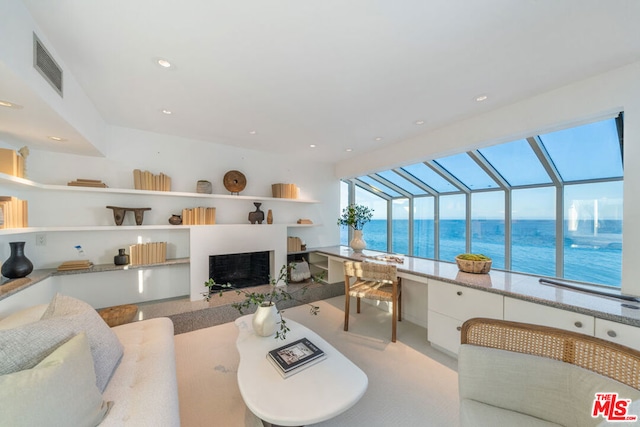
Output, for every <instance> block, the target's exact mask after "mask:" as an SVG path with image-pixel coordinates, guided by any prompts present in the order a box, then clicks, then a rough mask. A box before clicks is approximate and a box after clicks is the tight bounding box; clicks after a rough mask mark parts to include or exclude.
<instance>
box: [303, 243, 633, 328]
mask: <svg viewBox="0 0 640 427" xmlns="http://www.w3.org/2000/svg"><path fill="white" fill-rule="evenodd" d="M313 251H315V252H319V253H322V254H325V255H330V256H334V257H339V258H343V259H345V260H352V261H365V260H366V261H376V259H375V258H376V257H382V256H384V255H390V254H387V253H384V252H378V251H371V250H365V251H363V253H361V254H359V253H355V252H354V251H353V250H352V249H350V248H349V247H346V246H330V247H322V248H314V249H313ZM400 257H401V258H403V259H404V262H403V263H394V264H396V265H397V266H398V271H399V272H401V273H407V274H412V275H415V276H419V277H425V278H427V279H435V280H440V281H442V282H447V283H452V284H456V285H460V286H466V287H469V288H475V289H480V290H484V291H487V292H493V293H497V294H501V295H504V296H507V297H511V298H517V299H521V300H525V301H530V302H533V303H536V304H542V305H547V306H550V307H555V308H559V309H562V310H568V311H574V312H577V313H582V314H586V315H589V316H594V317H597V318H601V319H607V320H611V321H614V322H619V323H625V324H628V325H632V326H638V327H640V303H638V302H630V301H625V300H621V299H617V298H613V297H606V296H601V295H597V294H594V293H590V292H589V289H595V290H600V291H605V292H609V293H612V294H618V295H621V293H620V290H619V289H617V288H610V287H606V286H596V285H588V284H581V283H577V282H572V281H570V280H564V279H553V278H548V277H544V276H533V275H528V274H522V273H511V272H507V271H502V270H496V269H491V271H490V272H489V273H488V274H472V273H464V272H462V271H460V270H458V266H457V265H456V264H455V263H450V262H442V261H434V260H430V259H425V258H415V257H409V256H403V255H400ZM378 262H384V261H378ZM388 262H390V261H388ZM541 278H548V279H553V280H556V281H559V282H565V283H567V284H570V285H578V286H583V287H584V288H585V290H584V291H581V290H574V289H567V288H564V287H561V286H554V285H547V284H542V283H540V282H539V279H541Z"/></svg>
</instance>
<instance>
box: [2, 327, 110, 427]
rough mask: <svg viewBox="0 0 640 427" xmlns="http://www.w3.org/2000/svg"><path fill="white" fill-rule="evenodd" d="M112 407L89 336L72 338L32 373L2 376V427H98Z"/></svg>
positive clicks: (81, 335)
mask: <svg viewBox="0 0 640 427" xmlns="http://www.w3.org/2000/svg"><path fill="white" fill-rule="evenodd" d="M111 405H112V402H105V401H104V400H103V399H102V395H101V394H100V392H99V391H98V388H97V387H96V383H95V372H94V370H93V358H92V357H91V350H90V348H89V341H88V339H87V336H86V334H85V333H81V334H78V335H76V336H75V337H73V338H71V339H70V340H69V341H67V342H66V343H65V344H63V345H61V346H60V347H58V349H57V350H55V351H54V352H53V353H51V354H50V355H49V356H48V357H46V358H45V359H44V360H43V361H42V362H40V363H38V364H37V365H36V366H35V367H34V368H32V369H27V370H23V371H19V372H15V373H12V374H8V375H3V376H0V426H11V427H21V426H25V427H27V426H28V427H31V426H52V427H55V426H78V427H82V426H87V427H89V426H91V427H93V426H96V425H98V424H100V422H101V421H102V420H103V419H104V418H105V417H106V415H107V413H108V412H109V408H110V407H111Z"/></svg>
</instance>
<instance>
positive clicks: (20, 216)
mask: <svg viewBox="0 0 640 427" xmlns="http://www.w3.org/2000/svg"><path fill="white" fill-rule="evenodd" d="M28 207H29V206H28V203H27V201H26V200H20V199H18V198H17V197H13V196H0V229H4V228H26V227H28V226H29V209H28Z"/></svg>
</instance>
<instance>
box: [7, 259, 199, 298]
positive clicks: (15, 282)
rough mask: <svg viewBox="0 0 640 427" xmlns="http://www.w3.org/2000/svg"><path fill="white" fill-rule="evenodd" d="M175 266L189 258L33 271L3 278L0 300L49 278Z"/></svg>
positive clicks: (186, 262)
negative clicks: (11, 277)
mask: <svg viewBox="0 0 640 427" xmlns="http://www.w3.org/2000/svg"><path fill="white" fill-rule="evenodd" d="M176 264H189V258H176V259H168V260H167V261H165V262H163V263H159V264H144V265H115V264H97V265H93V266H91V267H90V268H83V269H79V270H67V271H58V270H57V269H55V268H47V269H42V270H34V271H32V272H31V274H29V275H28V276H27V277H23V278H20V279H7V278H5V277H3V278H2V279H1V280H0V300H3V299H5V298H7V297H9V296H11V295H13V294H15V293H17V292H20V291H22V290H24V289H26V288H28V287H30V286H33V285H35V284H36V283H38V282H41V281H43V280H45V279H46V278H48V277H50V276H67V275H71V274H87V273H102V272H105V271H118V270H135V269H141V268H154V267H162V266H165V265H176Z"/></svg>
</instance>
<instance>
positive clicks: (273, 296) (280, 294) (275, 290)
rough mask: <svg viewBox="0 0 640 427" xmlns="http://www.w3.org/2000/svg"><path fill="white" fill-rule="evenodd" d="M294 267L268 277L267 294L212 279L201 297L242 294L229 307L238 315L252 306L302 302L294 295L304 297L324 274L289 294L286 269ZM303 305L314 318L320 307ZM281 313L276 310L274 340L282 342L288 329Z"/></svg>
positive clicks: (285, 267)
mask: <svg viewBox="0 0 640 427" xmlns="http://www.w3.org/2000/svg"><path fill="white" fill-rule="evenodd" d="M294 267H295V263H291V264H289V265H287V264H285V265H283V266H282V267H281V268H280V272H279V273H278V277H277V278H272V277H270V278H269V285H270V286H271V289H270V290H269V291H268V292H250V291H248V290H245V289H238V288H236V287H235V286H233V285H232V284H231V283H226V284H218V283H216V282H215V281H214V280H213V279H209V280H207V281H206V282H204V286H206V287H207V288H208V289H209V290H208V292H204V293H203V294H202V295H203V296H204V299H205V301H210V300H211V297H212V295H215V294H218V295H219V296H220V297H222V296H223V295H224V291H225V290H228V289H232V290H235V291H236V293H237V294H238V295H240V294H243V295H244V296H245V299H244V300H243V301H241V302H236V303H233V304H231V306H232V307H233V308H235V309H236V310H238V312H239V313H240V314H244V310H248V309H250V308H251V307H253V306H256V307H260V306H262V307H269V306H271V305H272V304H277V302H279V301H287V300H295V301H300V302H304V301H301V300H299V299H297V298H296V297H295V296H294V294H296V293H298V292H300V293H301V294H302V295H304V293H305V292H306V291H307V288H308V287H309V286H310V285H311V284H313V283H314V282H316V281H320V280H322V279H323V276H324V272H323V273H322V274H321V275H317V276H312V277H311V282H309V283H307V284H306V285H304V286H302V287H301V288H299V289H296V290H295V291H293V292H289V290H288V285H289V280H288V269H289V268H294ZM214 288H215V289H214ZM304 303H305V304H307V305H308V306H309V307H311V308H310V310H309V312H310V313H311V314H312V315H314V316H315V315H317V314H318V313H319V312H320V307H318V306H317V305H313V304H311V303H308V302H304ZM276 308H277V307H276ZM282 313H284V310H278V315H279V316H280V322H279V323H280V330H279V331H277V332H276V336H275V338H276V339H282V340H283V339H285V338H286V334H287V332H289V330H290V329H289V327H288V326H287V322H286V320H285V319H284V317H282Z"/></svg>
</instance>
